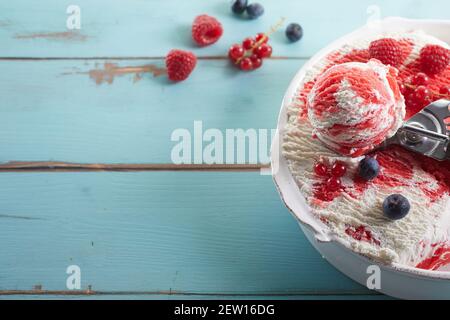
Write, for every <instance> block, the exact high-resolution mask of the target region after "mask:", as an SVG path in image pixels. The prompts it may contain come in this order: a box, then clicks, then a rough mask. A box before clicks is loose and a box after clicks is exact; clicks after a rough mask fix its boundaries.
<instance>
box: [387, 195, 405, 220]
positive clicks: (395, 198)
mask: <svg viewBox="0 0 450 320" xmlns="http://www.w3.org/2000/svg"><path fill="white" fill-rule="evenodd" d="M410 209H411V205H410V204H409V201H408V199H407V198H405V197H404V196H402V195H401V194H391V195H390V196H388V197H387V198H386V199H384V201H383V213H384V215H385V216H386V217H387V218H389V219H391V220H399V219H402V218H404V217H405V216H406V215H407V214H408V212H409V210H410Z"/></svg>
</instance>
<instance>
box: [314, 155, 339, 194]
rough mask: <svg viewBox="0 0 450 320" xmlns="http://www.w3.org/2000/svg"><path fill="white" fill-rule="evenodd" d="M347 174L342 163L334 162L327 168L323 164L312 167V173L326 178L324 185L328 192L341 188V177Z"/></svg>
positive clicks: (318, 163)
mask: <svg viewBox="0 0 450 320" xmlns="http://www.w3.org/2000/svg"><path fill="white" fill-rule="evenodd" d="M346 172H347V166H346V165H345V163H343V162H342V161H335V162H334V163H333V166H332V167H331V168H329V167H328V166H327V165H326V164H325V163H323V162H317V163H316V164H315V165H314V173H315V174H316V175H318V176H319V177H322V178H327V180H326V185H327V187H328V189H329V190H330V191H338V190H340V189H341V188H342V182H341V177H343V176H344V175H345V173H346Z"/></svg>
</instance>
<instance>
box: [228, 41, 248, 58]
mask: <svg viewBox="0 0 450 320" xmlns="http://www.w3.org/2000/svg"><path fill="white" fill-rule="evenodd" d="M244 54H245V50H244V48H243V47H242V46H241V45H239V44H234V45H232V46H231V47H230V49H229V50H228V56H229V57H230V59H231V60H233V61H236V60H238V59H239V58H242V57H243V56H244Z"/></svg>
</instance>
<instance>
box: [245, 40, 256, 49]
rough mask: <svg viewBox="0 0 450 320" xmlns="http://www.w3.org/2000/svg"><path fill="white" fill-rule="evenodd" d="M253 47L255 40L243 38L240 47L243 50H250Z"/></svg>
mask: <svg viewBox="0 0 450 320" xmlns="http://www.w3.org/2000/svg"><path fill="white" fill-rule="evenodd" d="M254 45H255V40H254V39H253V38H250V37H248V38H245V39H244V41H242V46H243V47H244V49H245V50H250V49H252V48H253V46H254Z"/></svg>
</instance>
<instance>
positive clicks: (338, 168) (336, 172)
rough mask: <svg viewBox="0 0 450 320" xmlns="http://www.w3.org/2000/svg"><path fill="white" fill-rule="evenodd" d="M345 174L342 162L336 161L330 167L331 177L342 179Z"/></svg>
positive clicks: (345, 170)
mask: <svg viewBox="0 0 450 320" xmlns="http://www.w3.org/2000/svg"><path fill="white" fill-rule="evenodd" d="M346 172H347V166H346V165H345V163H343V162H342V161H336V162H335V163H334V164H333V166H332V167H331V175H332V176H333V177H342V176H343V175H344V174H345V173H346Z"/></svg>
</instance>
